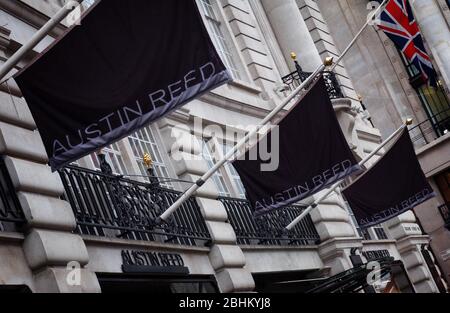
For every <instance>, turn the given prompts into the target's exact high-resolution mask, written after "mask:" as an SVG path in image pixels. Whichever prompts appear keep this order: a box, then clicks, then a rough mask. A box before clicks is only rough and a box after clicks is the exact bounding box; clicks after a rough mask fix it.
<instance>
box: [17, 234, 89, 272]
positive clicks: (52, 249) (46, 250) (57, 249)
mask: <svg viewBox="0 0 450 313" xmlns="http://www.w3.org/2000/svg"><path fill="white" fill-rule="evenodd" d="M23 250H24V253H25V258H26V259H27V262H28V265H29V266H30V268H31V269H32V270H38V269H40V268H43V267H48V266H67V264H68V263H69V262H72V261H76V262H78V263H80V265H81V266H84V265H86V264H88V262H89V256H88V252H87V249H86V246H85V244H84V242H83V239H82V238H81V237H80V236H78V235H74V234H70V233H63V232H57V231H48V230H37V229H34V230H32V231H31V232H30V234H28V236H27V237H26V238H25V241H24V243H23Z"/></svg>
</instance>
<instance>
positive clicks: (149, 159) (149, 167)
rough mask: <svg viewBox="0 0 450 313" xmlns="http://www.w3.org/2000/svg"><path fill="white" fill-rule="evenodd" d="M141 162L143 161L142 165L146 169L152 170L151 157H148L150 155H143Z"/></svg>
mask: <svg viewBox="0 0 450 313" xmlns="http://www.w3.org/2000/svg"><path fill="white" fill-rule="evenodd" d="M143 160H144V164H145V166H146V167H147V169H151V168H153V159H152V156H151V155H150V153H145V154H144V157H143Z"/></svg>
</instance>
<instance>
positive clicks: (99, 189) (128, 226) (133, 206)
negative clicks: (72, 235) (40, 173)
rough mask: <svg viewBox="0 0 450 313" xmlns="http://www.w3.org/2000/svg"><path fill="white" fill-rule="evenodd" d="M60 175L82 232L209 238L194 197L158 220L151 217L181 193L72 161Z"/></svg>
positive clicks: (187, 241) (192, 242) (190, 241)
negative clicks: (162, 220) (167, 218)
mask: <svg viewBox="0 0 450 313" xmlns="http://www.w3.org/2000/svg"><path fill="white" fill-rule="evenodd" d="M59 174H60V176H61V179H62V181H63V184H64V187H65V191H66V192H65V195H64V198H65V200H67V201H69V203H70V204H71V206H72V209H73V212H74V214H75V217H76V220H77V224H78V226H77V230H78V232H79V233H80V234H83V235H94V236H101V237H115V238H123V239H130V240H145V241H156V242H165V243H173V244H179V245H189V246H196V245H204V244H206V243H207V242H208V241H209V240H210V235H209V233H208V230H207V227H206V224H205V222H204V220H203V217H202V215H201V212H200V208H199V206H198V204H197V202H196V201H195V199H194V198H192V199H190V200H189V201H187V202H186V203H185V204H184V205H183V206H182V207H181V208H180V209H179V210H178V211H177V212H176V213H175V214H174V215H173V216H172V218H171V221H169V222H168V223H165V224H163V225H157V223H156V222H155V220H156V219H157V218H158V216H160V214H161V213H163V212H164V211H165V210H166V209H167V208H169V206H170V205H171V204H172V203H174V202H175V200H176V199H177V198H178V196H179V194H180V193H179V192H177V191H173V190H169V189H164V188H162V187H159V185H158V184H155V183H150V184H149V183H141V182H137V181H133V180H129V179H125V178H123V177H121V176H114V175H109V174H105V173H102V172H98V171H91V170H88V169H84V168H80V167H76V166H68V167H66V168H64V169H62V170H61V171H60V172H59Z"/></svg>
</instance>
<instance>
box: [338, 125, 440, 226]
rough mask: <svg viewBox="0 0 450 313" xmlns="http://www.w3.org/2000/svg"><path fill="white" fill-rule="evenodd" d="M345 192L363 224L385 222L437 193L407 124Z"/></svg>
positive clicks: (372, 224)
mask: <svg viewBox="0 0 450 313" xmlns="http://www.w3.org/2000/svg"><path fill="white" fill-rule="evenodd" d="M343 193H344V196H345V198H346V199H347V201H348V203H349V204H350V206H351V208H352V209H353V212H354V214H355V218H356V220H357V221H358V224H359V225H360V226H361V227H362V228H367V227H371V226H374V225H378V224H380V223H382V222H385V221H387V220H389V219H391V218H393V217H396V216H398V215H400V214H402V213H405V212H406V211H409V210H411V209H413V208H414V207H415V206H417V205H419V204H421V203H423V202H425V201H426V200H428V199H430V198H432V197H434V196H435V193H434V191H433V189H432V188H431V186H430V184H429V183H428V181H427V179H426V177H425V175H424V173H423V172H422V169H421V167H420V164H419V161H418V160H417V157H416V153H415V151H414V146H413V144H412V142H411V138H410V137H409V133H408V130H407V129H406V128H405V131H404V132H403V133H402V135H401V136H400V137H399V138H398V139H397V141H396V142H395V143H394V144H393V145H392V147H391V148H390V149H389V151H387V152H386V154H385V155H384V156H383V157H382V158H381V159H380V160H378V161H377V163H376V164H375V165H374V166H373V167H371V168H370V169H369V170H368V171H367V172H366V173H365V174H364V175H362V176H360V177H359V178H358V179H357V180H356V181H355V182H354V183H353V184H352V185H350V186H349V187H347V188H346V189H345V190H344V191H343Z"/></svg>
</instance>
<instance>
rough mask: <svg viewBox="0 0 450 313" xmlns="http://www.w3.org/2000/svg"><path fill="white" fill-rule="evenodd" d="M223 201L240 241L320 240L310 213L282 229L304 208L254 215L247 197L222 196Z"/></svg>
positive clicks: (299, 243)
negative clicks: (257, 216) (289, 227)
mask: <svg viewBox="0 0 450 313" xmlns="http://www.w3.org/2000/svg"><path fill="white" fill-rule="evenodd" d="M219 200H220V201H221V202H222V203H223V204H224V206H225V208H226V210H227V212H228V217H229V219H230V223H231V225H232V226H233V229H234V231H235V233H236V236H237V241H238V244H240V245H291V246H306V245H315V244H318V243H319V242H320V237H319V234H318V233H317V231H316V228H315V226H314V223H313V221H312V219H311V217H310V216H309V215H308V216H307V217H306V218H305V219H304V220H303V221H301V222H300V223H299V224H298V225H297V226H296V227H295V229H294V230H292V231H291V232H289V233H288V234H284V233H283V229H284V227H285V226H286V225H288V224H289V223H290V222H291V221H293V220H294V219H295V218H296V217H297V216H298V215H300V214H301V213H302V211H303V210H304V208H302V207H298V206H290V207H288V208H286V209H284V210H280V211H276V212H273V213H271V214H268V215H265V216H262V217H259V218H254V217H253V215H252V211H251V208H250V205H249V203H248V201H247V200H243V199H233V198H219Z"/></svg>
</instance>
